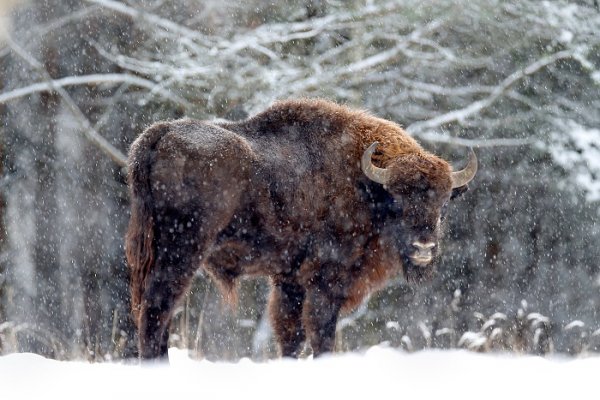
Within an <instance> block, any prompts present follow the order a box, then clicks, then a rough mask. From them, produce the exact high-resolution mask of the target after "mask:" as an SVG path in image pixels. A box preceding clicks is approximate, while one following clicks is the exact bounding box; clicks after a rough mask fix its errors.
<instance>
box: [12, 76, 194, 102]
mask: <svg viewBox="0 0 600 400" xmlns="http://www.w3.org/2000/svg"><path fill="white" fill-rule="evenodd" d="M100 84H126V85H130V86H137V87H142V88H145V89H149V90H151V91H154V90H155V89H156V87H157V84H156V83H155V82H152V81H150V80H148V79H144V78H140V77H137V76H135V75H131V74H91V75H78V76H68V77H65V78H60V79H53V80H52V81H44V82H38V83H34V84H32V85H29V86H25V87H21V88H18V89H13V90H10V91H8V92H4V93H0V104H2V103H6V102H8V101H11V100H15V99H18V98H21V97H24V96H28V95H30V94H33V93H38V92H46V91H52V90H54V88H57V87H60V88H63V87H66V86H78V85H100ZM156 93H157V94H158V95H160V96H162V97H164V98H165V99H167V100H170V101H173V102H174V103H177V104H182V105H185V106H190V104H189V102H188V101H186V100H185V99H183V98H181V97H179V96H177V95H174V94H172V93H170V92H169V91H168V90H160V91H157V92H156Z"/></svg>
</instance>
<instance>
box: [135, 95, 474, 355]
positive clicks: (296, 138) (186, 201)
mask: <svg viewBox="0 0 600 400" xmlns="http://www.w3.org/2000/svg"><path fill="white" fill-rule="evenodd" d="M476 170H477V160H476V158H475V155H474V153H473V152H472V151H471V153H470V156H469V161H468V164H467V166H466V167H465V168H464V169H463V170H460V171H452V168H451V166H450V165H449V164H448V163H447V162H446V161H444V160H442V159H441V158H438V157H436V156H435V155H433V154H430V153H428V152H427V151H425V150H424V149H423V148H422V147H421V146H420V145H419V144H418V143H417V142H416V141H415V140H414V139H413V138H412V137H410V136H408V135H407V134H406V133H405V132H404V131H403V130H402V128H401V127H400V126H398V125H396V124H394V123H392V122H390V121H386V120H383V119H380V118H376V117H374V116H371V115H369V114H368V113H366V112H364V111H358V110H353V109H350V108H348V107H345V106H340V105H337V104H334V103H331V102H328V101H324V100H290V101H282V102H278V103H275V104H274V105H273V106H271V107H270V108H268V109H267V110H265V111H264V112H262V113H260V114H258V115H256V116H254V117H251V118H249V119H247V120H244V121H241V122H206V121H196V120H190V119H184V120H178V121H172V122H160V123H157V124H154V125H153V126H151V127H150V128H148V129H147V130H146V131H144V133H142V134H141V135H140V136H139V137H138V138H137V139H136V140H135V142H134V143H133V145H132V146H131V150H130V153H129V178H128V179H129V188H130V193H131V207H132V208H131V220H130V224H129V229H128V233H127V240H126V250H127V260H128V262H129V265H130V267H131V273H132V275H131V292H132V306H133V313H134V316H135V320H136V324H137V327H138V332H139V350H140V357H141V358H142V359H155V358H161V357H166V355H167V342H168V332H169V324H170V319H171V315H172V312H173V309H174V307H175V306H176V304H177V302H178V300H179V299H180V298H181V297H182V296H183V295H184V293H185V291H186V289H187V287H188V286H189V285H190V283H191V281H192V278H193V276H194V273H195V271H196V270H197V269H198V268H203V269H204V271H206V272H207V273H208V274H209V275H210V276H211V277H212V279H213V280H214V281H215V282H216V283H217V285H218V286H219V288H220V289H221V290H222V292H223V293H224V295H226V296H228V297H230V298H231V297H233V296H234V295H235V287H236V281H237V278H238V277H240V276H242V275H244V276H249V275H254V276H257V275H262V276H268V277H269V278H270V281H271V284H272V289H271V294H270V300H269V312H270V317H271V322H272V326H273V329H274V332H275V336H276V339H277V342H278V344H279V346H280V349H281V354H282V355H283V356H291V357H296V356H297V355H298V353H299V351H300V349H301V346H302V344H303V343H304V342H305V340H308V343H310V346H311V347H312V351H313V354H314V355H320V354H322V353H324V352H330V351H332V350H333V346H334V336H335V328H336V322H337V320H338V315H339V314H340V312H344V311H349V310H351V309H352V308H353V307H355V306H357V305H358V304H359V303H360V302H361V301H362V300H363V299H364V298H365V297H366V296H367V295H368V294H369V293H371V292H372V291H374V290H376V289H378V288H380V287H381V286H382V285H383V284H384V283H385V282H386V281H387V280H388V279H390V278H391V277H393V276H395V275H397V274H398V273H403V274H404V276H405V277H406V279H407V280H409V281H417V282H418V281H422V280H424V279H428V278H430V277H431V276H432V274H433V272H434V265H435V262H434V260H435V259H436V257H437V256H438V255H439V241H440V235H441V220H442V218H443V214H444V213H445V209H446V205H447V204H448V202H449V201H450V199H452V198H454V197H456V196H457V195H459V194H461V193H462V192H464V191H465V189H466V185H467V184H468V182H469V181H470V180H471V179H473V177H474V176H475V173H476Z"/></svg>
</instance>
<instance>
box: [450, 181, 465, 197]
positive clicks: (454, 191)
mask: <svg viewBox="0 0 600 400" xmlns="http://www.w3.org/2000/svg"><path fill="white" fill-rule="evenodd" d="M467 190H469V185H464V186H460V187H457V188H454V189H452V194H451V195H450V200H454V199H456V198H457V197H460V196H462V195H463V193H465V192H466V191H467Z"/></svg>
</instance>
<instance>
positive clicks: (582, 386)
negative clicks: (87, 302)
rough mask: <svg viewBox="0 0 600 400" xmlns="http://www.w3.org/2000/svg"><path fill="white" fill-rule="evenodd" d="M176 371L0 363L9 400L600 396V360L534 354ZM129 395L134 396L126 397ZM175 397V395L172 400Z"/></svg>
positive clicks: (176, 361)
mask: <svg viewBox="0 0 600 400" xmlns="http://www.w3.org/2000/svg"><path fill="white" fill-rule="evenodd" d="M170 356H171V365H170V366H167V365H161V366H156V367H144V368H142V367H140V366H132V365H129V366H128V365H122V364H110V363H105V364H88V363H83V362H59V361H53V360H48V359H45V358H43V357H40V356H37V355H33V354H11V355H7V356H3V357H0V395H1V397H2V399H20V398H23V399H53V398H60V399H74V398H77V399H86V400H87V399H90V398H93V399H96V398H98V399H127V398H131V399H133V398H135V399H144V400H148V399H165V398H170V399H174V398H175V397H172V396H173V395H179V394H182V395H183V394H191V395H193V396H194V397H192V398H195V399H228V398H232V399H233V398H235V399H260V400H265V399H286V400H287V399H306V398H319V399H320V398H324V399H327V398H329V399H367V400H370V399H373V400H374V399H381V398H386V399H387V398H392V399H395V398H398V399H400V398H402V399H411V400H413V399H460V400H466V399H486V400H487V399H506V400H508V399H539V398H543V397H542V396H550V397H549V398H551V399H560V398H569V399H573V398H576V397H577V396H578V395H585V396H586V397H587V398H595V396H597V393H598V392H599V391H600V385H599V383H598V382H599V381H598V378H597V377H598V371H600V357H596V358H583V359H576V360H572V359H557V358H553V359H544V358H539V357H530V356H520V357H516V356H506V355H504V356H502V355H489V354H475V353H470V352H466V351H422V352H417V353H413V354H407V353H403V352H400V351H397V350H392V349H387V348H382V347H375V348H372V349H370V350H368V351H367V352H366V353H363V354H344V355H337V356H331V357H324V358H321V359H317V360H312V359H308V360H300V361H292V360H274V361H270V362H266V363H253V362H251V361H249V360H242V361H240V362H238V363H235V364H230V363H211V362H208V361H193V360H191V359H189V358H188V357H187V356H186V353H185V352H184V351H181V350H176V349H171V351H170ZM129 396H131V397H129ZM167 396H168V397H167Z"/></svg>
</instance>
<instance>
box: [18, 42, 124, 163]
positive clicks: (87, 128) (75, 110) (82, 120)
mask: <svg viewBox="0 0 600 400" xmlns="http://www.w3.org/2000/svg"><path fill="white" fill-rule="evenodd" d="M6 42H7V43H8V45H9V46H10V48H11V49H12V50H13V51H14V52H15V53H16V54H18V55H19V56H20V57H21V58H22V59H23V60H25V61H26V62H27V63H28V64H29V65H31V66H32V67H33V68H35V69H36V70H37V71H38V72H39V73H40V74H41V75H42V76H43V77H44V79H45V80H46V82H47V84H48V85H49V86H50V88H51V89H52V91H54V92H56V93H58V94H59V95H60V96H61V97H62V99H63V101H64V102H65V104H66V105H67V106H68V108H69V109H70V110H71V113H72V114H73V115H74V116H75V120H76V121H77V123H78V124H79V125H80V126H81V128H82V132H83V134H84V135H85V137H86V138H87V139H88V140H89V141H90V142H91V143H92V144H94V145H95V146H96V147H98V148H99V149H100V150H101V151H102V152H103V153H105V154H106V155H108V157H110V159H111V160H113V161H114V162H115V163H116V164H117V165H119V166H120V167H122V168H123V169H125V168H127V157H125V155H124V154H123V153H122V152H121V151H120V150H119V149H117V148H116V147H114V146H113V145H112V144H110V143H109V142H108V141H107V140H106V139H104V138H103V137H102V136H101V135H100V134H99V133H98V132H97V131H96V130H95V129H94V127H93V126H92V124H91V123H90V121H89V120H88V119H87V117H86V116H85V114H83V112H82V111H81V110H80V109H79V107H78V106H77V104H76V103H75V101H74V100H73V99H72V98H71V96H70V95H69V93H67V92H66V91H65V90H64V89H63V88H62V87H61V86H57V85H55V84H54V80H53V79H52V76H50V74H49V73H48V71H46V68H44V66H43V65H42V64H41V63H40V62H39V61H38V60H36V59H35V58H33V56H31V55H30V54H29V53H27V52H26V51H25V50H24V49H23V48H22V47H21V46H19V45H18V44H17V43H16V42H14V41H13V40H12V38H11V37H10V36H9V37H7V38H6Z"/></svg>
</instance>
